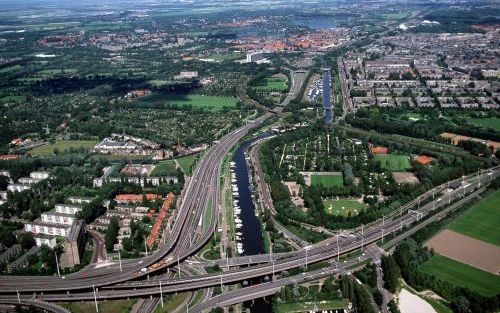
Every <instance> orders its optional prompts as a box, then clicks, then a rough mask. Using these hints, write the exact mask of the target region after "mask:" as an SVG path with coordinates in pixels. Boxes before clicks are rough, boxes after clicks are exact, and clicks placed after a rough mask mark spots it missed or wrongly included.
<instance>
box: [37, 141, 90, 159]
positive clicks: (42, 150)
mask: <svg viewBox="0 0 500 313" xmlns="http://www.w3.org/2000/svg"><path fill="white" fill-rule="evenodd" d="M96 144H97V141H95V140H61V141H57V142H55V143H53V144H47V145H43V146H39V147H36V148H33V149H31V150H29V153H30V154H31V155H34V156H50V155H54V149H57V150H59V152H64V151H65V150H69V149H70V148H73V149H76V150H78V149H79V148H84V149H91V148H93V147H94V146H95V145H96Z"/></svg>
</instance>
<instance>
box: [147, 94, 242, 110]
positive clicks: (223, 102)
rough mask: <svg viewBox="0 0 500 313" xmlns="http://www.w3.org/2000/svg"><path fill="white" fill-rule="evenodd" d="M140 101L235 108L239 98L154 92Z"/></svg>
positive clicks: (212, 107)
mask: <svg viewBox="0 0 500 313" xmlns="http://www.w3.org/2000/svg"><path fill="white" fill-rule="evenodd" d="M139 99H140V101H144V102H150V103H163V104H173V105H178V106H183V105H189V106H192V107H195V108H206V109H222V108H224V107H229V108H234V107H236V104H237V103H238V100H237V99H236V98H234V97H217V96H203V95H174V94H153V95H150V96H146V97H143V98H139Z"/></svg>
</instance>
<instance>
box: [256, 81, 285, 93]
mask: <svg viewBox="0 0 500 313" xmlns="http://www.w3.org/2000/svg"><path fill="white" fill-rule="evenodd" d="M287 88H288V85H287V83H286V79H285V78H281V77H267V78H264V79H262V80H261V81H260V84H259V85H253V86H252V89H253V90H256V91H262V92H270V91H285V90H286V89H287Z"/></svg>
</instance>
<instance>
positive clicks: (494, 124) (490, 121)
mask: <svg viewBox="0 0 500 313" xmlns="http://www.w3.org/2000/svg"><path fill="white" fill-rule="evenodd" d="M469 121H470V122H471V123H472V124H476V125H481V126H486V127H490V128H493V129H494V130H496V131H499V132H500V118H496V117H485V118H469Z"/></svg>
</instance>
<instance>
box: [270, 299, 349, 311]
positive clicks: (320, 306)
mask: <svg viewBox="0 0 500 313" xmlns="http://www.w3.org/2000/svg"><path fill="white" fill-rule="evenodd" d="M348 303H349V301H348V300H329V301H326V300H323V301H316V302H293V303H281V304H277V305H273V312H275V313H291V312H312V311H315V312H322V311H325V312H326V311H330V310H338V309H344V308H346V307H347V305H348Z"/></svg>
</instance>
